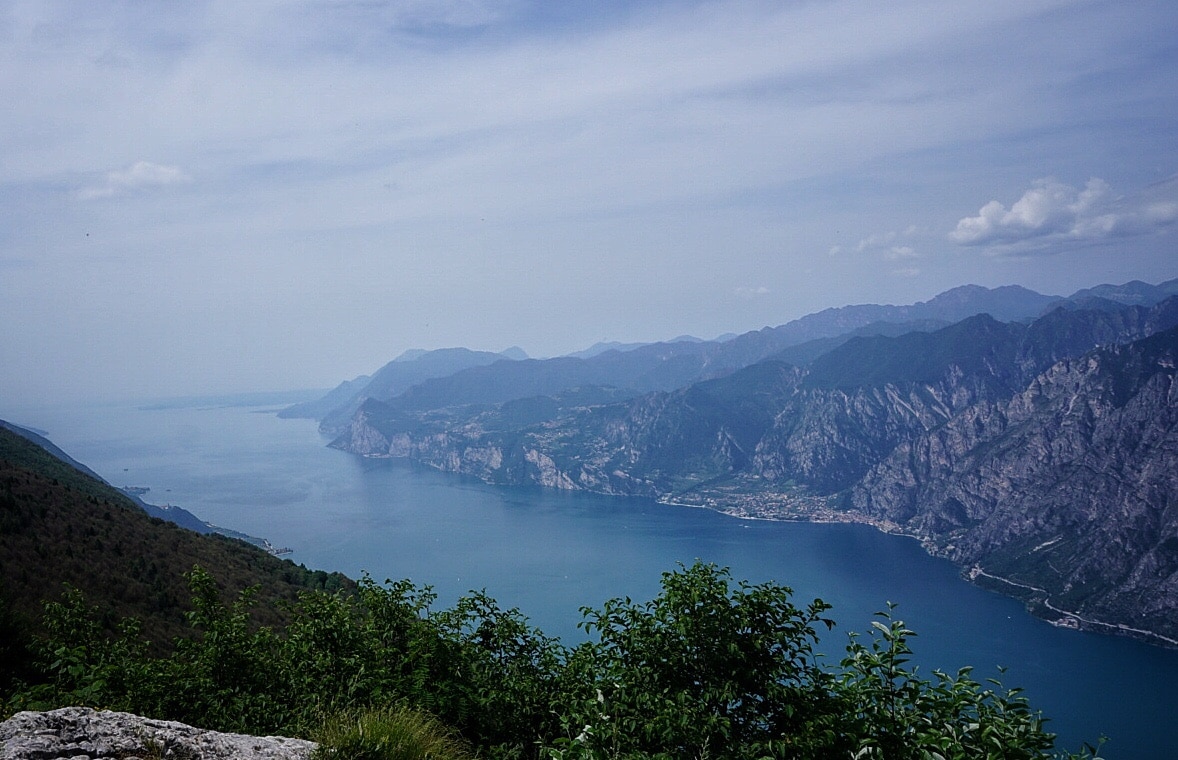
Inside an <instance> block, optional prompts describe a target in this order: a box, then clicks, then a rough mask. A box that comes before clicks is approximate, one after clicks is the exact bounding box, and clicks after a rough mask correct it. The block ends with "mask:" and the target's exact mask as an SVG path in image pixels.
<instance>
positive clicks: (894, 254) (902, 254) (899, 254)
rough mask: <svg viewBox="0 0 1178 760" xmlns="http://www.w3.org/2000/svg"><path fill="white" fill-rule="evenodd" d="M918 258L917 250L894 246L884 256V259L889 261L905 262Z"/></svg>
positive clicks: (909, 247) (908, 246) (904, 246)
mask: <svg viewBox="0 0 1178 760" xmlns="http://www.w3.org/2000/svg"><path fill="white" fill-rule="evenodd" d="M918 256H919V254H917V253H916V249H915V248H913V247H912V246H910V245H893V246H892V247H891V248H889V249H888V251H887V253H885V254H884V258H885V259H887V260H888V261H903V260H906V259H915V258H918Z"/></svg>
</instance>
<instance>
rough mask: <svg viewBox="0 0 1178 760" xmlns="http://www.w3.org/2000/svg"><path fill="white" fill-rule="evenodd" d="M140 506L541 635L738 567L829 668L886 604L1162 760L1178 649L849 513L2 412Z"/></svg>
mask: <svg viewBox="0 0 1178 760" xmlns="http://www.w3.org/2000/svg"><path fill="white" fill-rule="evenodd" d="M0 412H2V413H0V416H4V417H5V418H6V419H9V420H10V421H12V422H16V423H17V424H23V425H28V426H33V427H37V428H40V429H42V430H45V431H47V432H48V433H49V436H50V438H51V439H52V440H53V441H54V442H55V443H56V444H58V445H59V446H61V447H62V448H63V449H65V450H66V451H67V452H68V453H70V454H71V456H73V457H74V458H76V459H78V460H79V461H81V462H83V463H85V464H87V465H88V466H90V467H91V468H93V469H94V470H96V471H97V472H98V473H100V474H101V475H102V476H103V477H105V478H106V479H107V480H109V481H110V482H112V483H113V484H115V485H118V486H124V485H135V486H147V487H150V488H151V491H150V493H148V494H147V495H146V496H145V497H144V498H145V499H146V500H148V501H150V502H153V503H157V504H164V503H170V504H176V505H179V506H182V507H184V508H186V509H188V510H190V511H192V512H194V513H196V514H197V515H198V516H200V517H201V518H203V519H205V520H209V521H211V522H213V523H216V524H218V525H222V526H225V527H228V528H233V529H236V530H240V531H244V532H246V533H250V534H253V535H257V536H264V537H266V538H268V539H270V541H271V542H272V543H274V544H275V545H279V546H289V547H293V548H294V550H295V551H294V553H293V554H292V555H290V558H291V559H292V560H294V561H295V562H300V563H303V564H305V565H307V566H308V567H312V568H322V569H325V570H339V571H342V572H344V573H346V574H348V575H351V576H353V577H358V576H359V575H360V574H361V573H363V572H368V573H369V574H371V575H372V576H373V577H374V578H376V579H377V580H383V579H385V578H402V577H408V578H411V579H413V580H414V581H415V582H417V583H419V584H429V585H431V586H433V587H434V589H435V591H436V592H437V593H438V594H439V597H440V600H439V603H441V604H449V603H451V602H452V601H453V600H454V599H456V598H457V597H458V596H459V595H461V594H463V593H465V592H466V591H468V590H470V589H472V588H478V589H486V591H487V592H488V593H489V594H490V595H491V596H493V597H495V598H496V599H497V600H498V601H499V602H500V604H501V605H503V606H506V607H518V608H519V609H520V610H521V611H522V612H523V613H524V614H525V615H527V616H528V618H529V619H530V620H531V621H532V622H533V623H534V624H535V625H537V626H539V627H540V628H542V629H543V630H544V631H545V632H547V633H549V634H551V635H559V636H561V637H563V638H566V639H568V638H575V637H577V636H578V635H579V632H578V629H577V622H578V621H579V620H580V612H579V609H580V607H581V606H583V605H593V606H597V605H600V603H601V602H602V601H604V600H605V599H608V598H611V597H615V596H630V597H631V598H634V599H648V598H650V597H652V596H654V595H655V594H657V592H658V588H659V585H658V584H659V577H660V574H661V573H663V572H665V571H668V570H671V569H673V568H674V567H675V566H676V563H680V562H682V563H685V564H690V563H691V562H693V561H695V560H696V559H701V560H704V561H706V562H714V563H716V564H718V565H722V566H727V567H730V568H731V569H732V572H733V574H734V575H735V576H736V577H738V578H746V579H748V580H751V581H754V582H759V581H766V580H773V581H776V582H778V583H782V584H784V585H787V586H790V587H792V588H793V589H794V591H795V601H796V602H798V603H799V604H803V603H805V602H808V601H809V600H810V599H812V598H814V597H820V598H822V599H824V600H825V601H827V602H829V603H831V604H832V605H834V609H833V610H832V612H831V616H832V617H834V618H835V619H836V620H837V621H838V626H837V627H836V628H835V630H834V632H833V633H831V634H826V635H825V637H824V639H823V643H822V646H821V647H820V648H821V650H822V651H823V652H825V653H826V654H827V655H828V656H829V658H830V659H831V660H833V661H836V660H837V659H838V658H839V656H840V655H841V654H842V652H843V647H844V645H845V643H846V634H847V633H848V632H850V631H860V632H863V631H866V630H868V628H869V627H870V621H871V620H872V616H873V613H874V612H876V611H878V610H881V609H883V608H885V606H886V603H887V602H889V601H890V602H894V603H896V604H897V605H898V607H897V611H896V614H897V616H898V617H900V618H902V619H903V620H904V621H905V622H906V623H907V624H908V625H909V627H910V628H913V629H914V630H916V631H917V633H918V636H917V637H916V638H915V639H914V640H913V642H912V644H913V648H914V649H915V650H916V656H915V658H914V659H915V661H916V662H918V663H919V664H920V667H921V669H922V670H924V671H927V670H930V669H932V668H940V669H943V670H948V671H951V672H952V671H955V670H956V669H957V668H959V667H961V666H964V665H972V666H974V667H975V672H974V676H975V677H976V678H979V679H981V678H986V677H991V676H996V675H997V674H998V673H997V668H999V667H1005V668H1006V672H1005V673H1004V674H1003V675H1002V676H1001V679H1002V682H1003V684H1004V685H1006V686H1008V687H1009V686H1019V687H1022V688H1024V689H1025V690H1026V693H1027V695H1028V696H1029V697H1030V699H1031V701H1032V704H1033V705H1034V706H1035V707H1037V708H1039V709H1041V710H1043V712H1044V713H1045V714H1046V715H1047V716H1049V717H1050V718H1051V719H1052V722H1051V724H1050V727H1051V729H1052V730H1054V731H1056V732H1057V733H1059V734H1060V737H1061V741H1060V745H1061V747H1062V748H1065V749H1073V750H1074V749H1078V748H1079V745H1080V742H1081V741H1095V740H1096V739H1097V738H1098V737H1099V736H1101V735H1107V736H1109V737H1110V742H1109V743H1108V744H1107V745H1106V746H1105V749H1104V753H1103V756H1104V757H1107V758H1111V759H1112V760H1131V759H1135V758H1142V759H1145V758H1171V757H1178V720H1176V716H1178V652H1174V651H1168V650H1163V649H1160V648H1157V647H1152V646H1149V645H1145V644H1141V643H1137V642H1134V641H1129V640H1126V639H1118V638H1113V637H1107V636H1100V635H1096V634H1089V633H1081V632H1076V631H1069V630H1063V629H1059V628H1055V627H1053V626H1051V625H1048V624H1046V623H1044V622H1042V621H1039V620H1036V619H1034V618H1032V617H1030V616H1029V615H1027V614H1026V612H1025V611H1024V610H1023V608H1022V606H1021V605H1020V604H1018V603H1017V602H1015V601H1013V600H1010V599H1007V598H1004V597H1001V596H998V595H996V594H992V593H989V592H986V591H982V590H981V589H978V588H976V587H974V586H972V585H970V584H968V583H966V582H965V581H963V580H961V578H960V575H959V573H958V571H957V570H956V568H954V567H953V566H952V565H950V564H949V563H948V562H945V561H943V560H938V559H934V558H932V557H929V556H928V555H927V554H925V553H924V551H923V550H922V549H921V548H920V546H919V545H918V544H917V543H916V542H914V541H912V540H910V539H906V538H901V537H896V536H887V535H884V534H881V533H879V532H877V531H875V530H874V529H872V528H869V527H865V526H856V525H810V524H795V523H774V522H763V521H744V520H736V519H732V518H729V517H725V516H723V515H720V514H717V513H714V512H709V511H705V510H697V509H687V508H683V507H669V506H664V505H660V504H656V503H653V502H649V501H645V500H638V499H615V498H606V497H597V496H587V495H577V494H563V493H557V492H552V491H545V490H540V489H535V490H532V489H506V488H497V487H492V486H487V485H485V484H482V483H479V482H477V481H472V480H468V479H463V478H458V477H455V476H450V475H446V474H443V473H438V472H434V471H431V470H428V469H424V468H421V467H417V466H414V465H412V464H409V463H406V462H400V461H387V460H364V459H360V458H357V457H353V456H351V455H348V454H344V453H342V452H339V451H335V450H332V449H328V448H326V447H325V443H326V442H325V441H324V440H323V439H322V438H321V437H320V436H319V434H318V433H317V431H316V427H315V423H314V422H311V421H307V420H281V419H278V418H277V417H276V416H275V415H274V414H273V409H270V408H263V407H243V406H221V405H216V404H212V403H209V402H205V403H199V404H198V403H191V404H187V405H185V404H174V405H162V406H155V407H133V406H102V407H89V408H55V409H25V410H7V409H5V410H0Z"/></svg>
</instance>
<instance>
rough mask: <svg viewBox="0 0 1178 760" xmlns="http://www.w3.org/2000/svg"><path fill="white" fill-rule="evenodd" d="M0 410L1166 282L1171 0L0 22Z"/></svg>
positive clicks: (34, 14) (352, 9)
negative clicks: (943, 296) (401, 359)
mask: <svg viewBox="0 0 1178 760" xmlns="http://www.w3.org/2000/svg"><path fill="white" fill-rule="evenodd" d="M0 102H3V103H4V106H3V108H0V412H3V409H4V407H5V406H9V407H11V406H13V405H21V404H24V405H28V404H40V403H54V402H57V401H62V400H70V401H72V400H87V399H94V400H100V399H120V398H145V397H161V396H170V395H191V394H199V393H229V392H236V391H258V390H279V389H294V388H327V387H331V386H334V385H335V384H337V383H338V382H340V381H341V380H344V379H347V378H351V377H354V376H356V375H359V374H362V373H368V372H371V371H373V370H375V369H377V368H378V367H380V366H381V365H382V364H384V363H385V362H387V361H389V360H390V359H392V358H393V357H395V356H397V355H398V354H400V353H401V352H402V351H404V350H406V349H410V348H425V349H432V348H442V347H448V346H467V347H470V348H475V349H482V350H495V351H498V350H503V349H505V348H507V347H510V346H519V347H522V348H523V349H524V350H525V351H526V352H527V353H528V354H529V355H532V356H553V355H559V354H563V353H567V352H571V351H575V350H579V349H582V348H585V347H587V346H589V345H591V344H593V343H595V342H597V341H603V340H612V341H624V342H631V341H654V340H664V339H669V338H673V337H676V336H679V335H684V334H690V335H695V336H698V337H701V338H713V337H716V336H717V335H720V334H724V333H740V332H745V331H748V330H754V329H759V328H761V327H763V326H766V325H778V324H783V323H785V322H788V321H789V320H791V319H794V318H797V317H800V316H803V315H805V314H807V313H811V312H813V311H817V310H820V309H823V308H826V307H831V306H841V305H846V304H853V303H913V302H916V301H922V300H927V299H929V298H931V297H933V296H934V295H936V294H937V293H939V292H941V291H944V290H947V289H949V288H952V287H955V286H958V285H962V284H967V283H974V284H979V285H985V286H988V287H996V286H1000V285H1010V284H1017V285H1022V286H1025V287H1028V288H1031V289H1034V290H1037V291H1039V292H1042V293H1050V294H1060V295H1067V294H1069V293H1071V292H1074V291H1075V290H1078V289H1080V288H1085V287H1091V286H1093V285H1097V284H1100V283H1121V282H1126V281H1129V280H1134V279H1139V280H1144V281H1147V282H1153V283H1156V282H1160V281H1163V280H1168V279H1171V278H1174V277H1178V247H1176V242H1178V6H1175V4H1174V3H1173V2H1172V0H1158V1H1156V2H1155V1H1153V0H1134V1H1133V2H1125V0H1113V1H1110V2H1103V1H1099V0H1097V1H1093V2H1086V1H1085V0H984V1H982V2H972V1H968V0H958V1H955V2H951V3H946V2H944V0H936V1H933V0H891V1H890V2H887V3H881V2H875V1H874V0H862V1H860V0H829V1H828V0H800V1H791V0H782V1H779V2H755V1H753V2H727V1H720V2H693V1H692V0H681V1H679V2H661V1H659V0H651V1H649V2H616V1H611V0H604V1H603V0H597V1H595V2H582V1H581V0H568V1H566V2H550V1H546V0H535V1H533V0H403V1H400V2H382V1H381V0H292V1H290V2H277V1H275V0H250V2H246V3H243V2H239V0H232V1H224V2H223V1H222V0H207V1H202V0H192V1H191V2H182V3H177V2H163V1H159V2H144V1H141V0H137V1H135V2H131V1H130V0H127V1H126V2H110V1H108V0H87V2H84V3H79V2H64V1H63V2H57V1H55V0H40V1H37V2H23V1H20V0H16V1H8V0H0Z"/></svg>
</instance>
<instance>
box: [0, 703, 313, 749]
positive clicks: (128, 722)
mask: <svg viewBox="0 0 1178 760" xmlns="http://www.w3.org/2000/svg"><path fill="white" fill-rule="evenodd" d="M315 746H316V745H315V744H314V743H313V742H309V741H304V740H302V739H287V738H284V737H281V736H265V737H259V736H246V735H243V734H223V733H220V732H217V731H206V730H204V729H200V728H193V727H192V726H188V725H185V724H183V723H175V722H172V721H165V720H151V719H150V718H141V717H139V716H138V715H131V714H129V713H119V712H108V711H98V710H91V709H90V708H87V707H64V708H62V709H60V710H52V711H50V712H22V713H17V714H16V715H14V716H12V717H11V718H9V719H8V720H6V721H4V722H3V723H0V760H56V759H57V758H62V759H63V760H64V758H71V760H85V759H88V758H93V759H96V758H176V760H222V759H224V760H228V759H229V758H240V759H241V760H308V758H310V756H311V753H312V751H314V749H315Z"/></svg>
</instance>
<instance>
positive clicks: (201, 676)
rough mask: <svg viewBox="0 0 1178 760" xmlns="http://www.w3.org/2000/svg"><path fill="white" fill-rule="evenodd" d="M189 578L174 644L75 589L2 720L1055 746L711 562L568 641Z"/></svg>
mask: <svg viewBox="0 0 1178 760" xmlns="http://www.w3.org/2000/svg"><path fill="white" fill-rule="evenodd" d="M189 583H190V585H191V588H192V592H193V606H194V609H193V611H192V612H190V613H189V615H188V619H189V623H190V625H191V630H190V631H189V633H188V634H187V635H186V636H183V637H180V638H179V639H178V640H177V641H176V642H175V643H174V646H173V647H172V648H171V650H170V652H169V653H167V654H152V652H153V651H155V650H154V649H153V647H152V646H151V645H150V643H149V642H147V641H146V640H144V639H143V638H142V637H141V633H140V631H141V626H140V625H139V624H138V623H137V622H136V621H133V620H126V621H123V622H122V623H121V625H120V626H119V633H118V634H117V635H114V636H110V635H106V634H104V632H103V629H102V626H101V625H100V624H99V622H98V619H97V610H96V609H95V608H90V607H88V606H87V605H86V603H85V601H84V600H83V599H82V597H81V595H80V594H79V593H77V592H73V593H70V594H68V595H67V596H66V598H65V599H64V600H63V601H61V602H54V603H51V604H49V605H47V608H46V611H47V614H46V621H45V631H46V634H45V635H44V636H43V637H40V638H38V639H37V641H36V643H35V644H34V646H33V652H32V653H31V654H32V661H33V663H34V670H35V677H34V678H32V679H29V680H26V681H23V682H22V683H20V684H17V685H16V687H15V688H13V689H12V690H11V691H10V692H9V693H7V694H6V695H4V703H3V707H4V709H5V711H6V712H13V711H16V710H19V709H48V708H52V707H58V706H64V705H77V704H82V705H90V706H95V707H103V708H109V709H115V710H126V711H130V712H136V713H140V714H143V715H148V716H151V717H155V718H162V719H169V720H180V721H183V722H186V723H190V724H193V725H199V726H203V727H208V728H213V729H217V730H223V731H235V732H244V733H255V734H285V735H294V736H306V737H310V738H318V739H321V740H323V741H324V742H325V743H324V747H323V749H322V750H321V756H323V757H350V758H361V757H363V758H367V757H373V758H402V757H406V758H408V757H435V758H451V757H464V756H467V755H468V754H477V755H478V756H485V757H496V758H525V757H528V758H554V759H555V758H560V759H562V760H565V759H572V758H680V757H695V758H735V759H744V758H748V759H749V760H754V759H759V758H826V757H846V758H889V759H891V758H979V757H981V758H1042V757H1050V756H1052V755H1051V749H1052V744H1053V737H1052V735H1051V734H1050V733H1048V732H1047V731H1046V730H1045V728H1044V724H1043V720H1042V718H1041V717H1040V716H1039V714H1038V713H1036V712H1035V711H1033V710H1032V709H1031V708H1030V706H1029V705H1028V704H1027V702H1026V700H1025V699H1024V698H1023V697H1022V696H1021V695H1020V694H1019V693H1018V691H1017V690H1013V691H1005V690H1003V689H1002V688H1001V687H1000V686H998V685H997V684H996V683H992V684H991V685H990V686H984V685H982V684H979V683H978V682H975V681H974V680H972V679H971V678H970V674H969V671H968V670H963V671H961V672H960V673H958V674H956V675H952V676H951V675H948V674H944V673H936V672H935V673H933V677H932V679H931V680H930V679H924V678H921V677H919V676H918V674H917V673H916V671H915V670H914V669H909V668H908V667H907V665H906V663H907V657H908V655H909V654H910V649H909V641H910V639H911V637H912V636H913V633H912V631H910V630H908V629H907V628H906V627H904V624H903V623H902V622H901V621H899V620H896V619H893V618H892V616H891V614H890V613H887V614H884V615H883V616H882V620H881V621H877V622H876V623H875V624H873V626H872V629H871V633H870V636H869V637H868V640H867V642H866V643H864V642H861V641H860V640H858V639H857V638H854V637H852V640H851V642H850V645H849V646H848V648H847V650H846V656H845V657H844V658H843V659H842V660H841V662H839V663H837V664H833V663H827V662H826V661H825V660H824V658H823V657H822V656H821V655H819V654H817V653H816V650H815V645H816V644H817V641H818V634H819V632H820V631H822V630H825V629H827V628H828V627H829V626H830V625H832V624H831V623H830V622H829V621H828V620H826V619H825V618H823V614H824V613H825V612H826V611H827V609H828V605H826V604H825V603H823V602H822V601H820V600H814V601H813V602H811V603H810V604H808V605H806V606H804V607H797V606H795V605H794V604H793V603H792V602H791V601H790V596H791V592H790V590H789V589H788V588H786V587H783V586H779V585H776V584H772V583H767V584H760V585H750V584H748V583H744V582H734V581H733V579H732V578H731V577H730V575H729V573H728V572H727V571H725V570H722V569H718V568H716V567H714V566H710V565H702V564H697V565H695V566H692V567H690V568H680V569H679V570H677V571H675V572H671V573H666V574H664V577H663V584H662V585H663V590H662V593H661V594H660V595H659V596H658V597H657V598H656V599H654V600H651V601H649V602H646V603H643V604H638V603H634V602H632V601H631V600H629V599H614V600H610V601H608V602H606V603H605V604H604V605H603V606H602V607H601V608H599V609H590V608H586V609H585V610H584V623H583V625H584V627H585V629H586V630H587V632H588V634H589V640H588V641H586V642H584V643H581V644H579V645H577V646H575V647H571V648H570V647H566V646H564V645H562V644H561V643H560V642H559V641H557V640H555V639H552V638H548V637H546V636H544V635H543V634H542V633H541V632H540V631H538V630H536V629H534V628H532V627H531V626H529V625H528V623H527V621H526V620H525V619H524V618H523V617H522V616H521V615H520V614H519V613H518V611H516V610H503V609H500V608H499V607H498V606H497V605H496V603H495V602H494V600H492V599H490V598H488V597H486V596H485V595H481V594H475V595H473V596H471V597H468V598H465V599H463V600H461V601H460V602H459V603H458V604H457V605H456V606H455V607H453V608H451V609H443V610H433V609H432V607H431V605H432V603H433V601H434V596H433V595H432V594H431V593H430V591H429V589H428V588H418V587H415V586H413V585H412V584H411V583H409V582H407V581H401V582H396V583H389V582H386V583H385V584H377V583H375V582H373V581H372V580H371V579H367V578H366V579H364V580H362V581H361V582H360V584H359V587H358V588H357V589H355V590H339V591H335V592H328V591H323V590H307V591H304V592H302V593H301V594H300V595H299V599H298V601H297V602H296V603H295V604H294V605H293V606H291V607H290V609H288V611H287V614H288V619H289V622H288V623H286V624H285V625H283V626H280V627H271V626H259V625H257V624H256V622H255V621H254V620H253V619H252V618H253V609H254V607H255V605H254V601H253V591H251V590H247V591H245V592H243V593H242V594H241V595H240V596H239V598H238V599H237V600H236V601H234V602H233V603H230V604H226V603H224V602H223V601H222V600H221V595H220V592H219V590H218V588H217V586H216V583H215V582H214V580H213V578H212V576H211V575H210V574H209V573H207V572H206V571H204V570H202V569H200V568H196V569H194V570H193V571H192V572H191V573H189ZM468 746H469V747H470V748H471V749H470V750H469V752H468V750H467V749H466V748H467V747H468ZM1089 751H1090V752H1094V750H1092V749H1091V748H1089Z"/></svg>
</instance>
